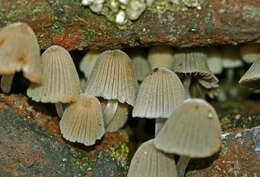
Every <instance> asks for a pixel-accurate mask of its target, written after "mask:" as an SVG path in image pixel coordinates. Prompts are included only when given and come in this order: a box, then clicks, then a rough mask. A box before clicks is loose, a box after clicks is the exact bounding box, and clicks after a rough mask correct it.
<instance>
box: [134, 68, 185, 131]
mask: <svg viewBox="0 0 260 177" xmlns="http://www.w3.org/2000/svg"><path fill="white" fill-rule="evenodd" d="M184 99H185V91H184V88H183V85H182V83H181V81H180V79H179V78H178V76H177V75H176V74H175V73H174V72H172V71H171V70H169V69H167V68H165V67H159V68H156V69H154V71H153V72H151V73H150V74H149V75H148V76H147V77H146V78H145V79H144V80H143V82H142V84H141V86H140V88H139V92H138V95H137V98H136V103H135V105H134V109H133V112H132V115H133V117H140V118H148V119H156V126H155V135H156V134H157V133H158V132H159V130H160V129H161V127H162V126H163V123H164V122H165V120H166V119H167V118H168V117H170V115H171V114H172V112H173V110H174V109H175V108H176V107H177V106H178V105H180V104H181V103H182V102H183V101H184ZM163 119H165V120H163Z"/></svg>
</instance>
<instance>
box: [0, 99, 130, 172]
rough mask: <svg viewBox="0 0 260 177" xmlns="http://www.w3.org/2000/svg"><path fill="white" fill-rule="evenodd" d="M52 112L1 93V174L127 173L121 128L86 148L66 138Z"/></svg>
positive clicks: (127, 150) (126, 149)
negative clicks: (63, 136)
mask: <svg viewBox="0 0 260 177" xmlns="http://www.w3.org/2000/svg"><path fill="white" fill-rule="evenodd" d="M47 108H50V109H51V107H50V105H48V106H47ZM50 112H51V111H50V110H47V109H46V107H44V106H42V105H41V104H36V103H33V102H32V101H30V100H29V99H27V98H26V97H24V96H18V95H10V96H7V95H2V94H0V122H1V124H0V132H1V133H0V176H1V177H2V176H3V177H9V176H10V177H13V176H19V177H20V176H52V177H56V176H57V177H58V176H73V177H74V176H88V177H90V176H93V177H99V176H100V177H101V176H107V177H110V176H111V177H113V176H125V173H126V164H127V158H128V153H129V149H128V146H127V145H126V143H127V136H126V135H124V136H123V134H124V133H123V132H122V131H121V132H120V133H110V134H106V135H105V137H104V138H103V139H102V141H99V142H97V145H96V146H92V147H85V146H82V145H79V144H75V143H70V142H67V141H65V140H64V139H63V138H62V137H61V135H60V132H59V128H58V119H57V117H55V116H53V115H49V114H48V113H50Z"/></svg>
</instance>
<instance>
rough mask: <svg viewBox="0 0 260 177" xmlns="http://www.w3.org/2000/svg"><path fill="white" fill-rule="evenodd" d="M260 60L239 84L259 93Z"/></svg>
mask: <svg viewBox="0 0 260 177" xmlns="http://www.w3.org/2000/svg"><path fill="white" fill-rule="evenodd" d="M259 68H260V59H257V60H256V61H255V62H254V63H253V64H252V65H251V67H250V68H249V69H248V71H247V72H246V73H245V74H244V75H243V76H242V78H241V79H240V80H239V84H240V85H242V86H244V87H247V88H249V89H250V90H252V91H254V92H256V93H258V92H260V70H259Z"/></svg>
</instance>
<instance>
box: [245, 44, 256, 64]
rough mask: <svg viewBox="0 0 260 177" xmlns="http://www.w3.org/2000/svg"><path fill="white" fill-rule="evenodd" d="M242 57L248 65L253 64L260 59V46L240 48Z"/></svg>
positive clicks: (247, 45)
mask: <svg viewBox="0 0 260 177" xmlns="http://www.w3.org/2000/svg"><path fill="white" fill-rule="evenodd" d="M240 55H241V57H242V59H243V60H244V61H245V62H246V63H253V62H254V61H256V60H257V59H259V58H260V45H259V44H245V45H244V46H242V47H241V48H240Z"/></svg>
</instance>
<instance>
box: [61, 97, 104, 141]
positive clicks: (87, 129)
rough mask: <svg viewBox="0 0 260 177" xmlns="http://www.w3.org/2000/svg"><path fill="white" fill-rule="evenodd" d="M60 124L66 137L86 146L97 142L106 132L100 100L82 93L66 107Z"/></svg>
mask: <svg viewBox="0 0 260 177" xmlns="http://www.w3.org/2000/svg"><path fill="white" fill-rule="evenodd" d="M59 125H60V130H61V133H62V135H63V137H64V138H65V139H67V140H69V141H71V142H78V143H83V144H85V145H86V146H90V145H93V144H95V142H96V140H98V139H101V138H102V137H103V135H104V133H105V128H104V120H103V115H102V108H101V105H100V102H99V101H98V99H97V98H95V97H93V96H88V95H86V94H81V95H80V96H79V97H78V99H77V100H76V102H74V103H72V104H70V105H69V106H68V107H67V108H66V109H65V111H64V114H63V116H62V119H61V121H60V123H59Z"/></svg>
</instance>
